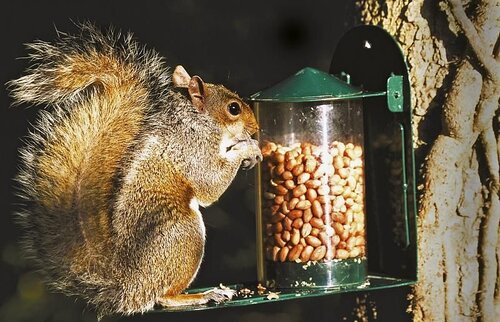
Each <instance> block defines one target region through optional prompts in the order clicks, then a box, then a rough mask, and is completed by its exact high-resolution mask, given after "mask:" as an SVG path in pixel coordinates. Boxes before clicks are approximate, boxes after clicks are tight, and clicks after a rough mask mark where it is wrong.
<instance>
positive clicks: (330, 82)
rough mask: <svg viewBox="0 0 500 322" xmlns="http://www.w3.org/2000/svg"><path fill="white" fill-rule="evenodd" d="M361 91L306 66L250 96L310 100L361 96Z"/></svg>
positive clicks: (266, 100) (284, 99)
mask: <svg viewBox="0 0 500 322" xmlns="http://www.w3.org/2000/svg"><path fill="white" fill-rule="evenodd" d="M363 96H364V95H363V91H362V90H361V89H359V88H356V87H353V86H351V85H349V84H347V83H346V82H344V81H342V80H340V79H338V78H337V77H335V76H333V75H330V74H328V73H325V72H322V71H320V70H317V69H314V68H311V67H306V68H304V69H301V70H299V71H298V72H297V73H295V75H292V76H290V77H288V78H287V79H285V80H283V81H281V82H279V83H278V84H276V85H274V86H273V87H270V88H267V89H265V90H263V91H260V92H258V93H255V94H253V95H252V96H250V100H252V101H263V102H312V101H330V100H337V99H351V98H360V97H363Z"/></svg>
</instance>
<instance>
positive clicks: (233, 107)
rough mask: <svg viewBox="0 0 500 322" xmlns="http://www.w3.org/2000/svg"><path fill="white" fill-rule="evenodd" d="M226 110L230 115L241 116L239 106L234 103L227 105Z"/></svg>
mask: <svg viewBox="0 0 500 322" xmlns="http://www.w3.org/2000/svg"><path fill="white" fill-rule="evenodd" d="M227 109H228V111H229V113H230V114H231V115H234V116H237V115H240V114H241V106H240V104H238V103H236V102H232V103H231V104H229V106H228V107H227Z"/></svg>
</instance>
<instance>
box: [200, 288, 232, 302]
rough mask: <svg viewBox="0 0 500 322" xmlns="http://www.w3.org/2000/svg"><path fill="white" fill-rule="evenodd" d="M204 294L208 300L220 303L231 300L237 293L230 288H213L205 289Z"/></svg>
mask: <svg viewBox="0 0 500 322" xmlns="http://www.w3.org/2000/svg"><path fill="white" fill-rule="evenodd" d="M203 295H204V296H205V298H206V299H207V302H208V301H212V302H215V303H217V304H219V303H222V302H225V301H229V300H231V299H232V298H233V296H235V295H236V291H235V290H232V289H230V288H224V289H222V288H213V289H211V290H208V291H205V292H204V293H203Z"/></svg>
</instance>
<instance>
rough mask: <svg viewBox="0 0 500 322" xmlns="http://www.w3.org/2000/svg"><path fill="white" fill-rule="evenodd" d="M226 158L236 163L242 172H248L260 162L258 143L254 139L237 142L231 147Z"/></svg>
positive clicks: (260, 155) (260, 154)
mask: <svg viewBox="0 0 500 322" xmlns="http://www.w3.org/2000/svg"><path fill="white" fill-rule="evenodd" d="M227 157H228V159H234V160H236V161H238V162H239V163H240V165H241V168H242V169H243V170H249V169H251V168H253V167H254V166H255V165H256V164H257V163H258V162H260V161H262V153H261V151H260V148H259V143H258V142H257V141H256V140H254V139H250V140H244V141H239V142H238V143H236V144H235V145H233V146H231V148H230V149H229V151H228V152H227Z"/></svg>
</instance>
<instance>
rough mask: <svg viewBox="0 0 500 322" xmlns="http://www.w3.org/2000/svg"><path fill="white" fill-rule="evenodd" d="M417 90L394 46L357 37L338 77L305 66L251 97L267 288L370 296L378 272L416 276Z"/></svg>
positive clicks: (339, 58) (340, 60)
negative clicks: (364, 291) (413, 93)
mask: <svg viewBox="0 0 500 322" xmlns="http://www.w3.org/2000/svg"><path fill="white" fill-rule="evenodd" d="M409 91H410V86H409V84H408V75H407V71H406V65H405V63H404V59H403V57H402V55H401V52H400V50H399V47H398V46H397V45H396V44H395V42H394V41H393V39H392V37H390V36H388V34H387V33H386V32H385V31H383V30H382V29H379V28H376V27H359V28H356V29H353V30H352V31H351V32H349V33H348V34H346V36H344V38H343V39H342V41H341V42H340V44H339V46H338V48H337V50H336V52H335V54H334V57H333V62H332V65H331V68H330V71H329V72H328V73H327V72H323V71H320V70H318V69H314V68H310V67H306V68H303V69H301V70H299V71H298V72H296V73H295V74H293V75H291V76H290V77H288V78H286V79H285V80H283V81H281V82H278V83H277V84H275V85H274V86H271V87H269V88H266V89H264V90H262V91H260V92H258V93H256V94H254V95H252V96H251V97H250V100H251V101H252V103H253V107H254V111H255V113H256V115H257V119H258V122H259V124H260V128H261V131H260V133H259V134H258V140H259V143H260V145H261V149H262V153H263V156H264V161H263V162H262V164H260V166H259V168H258V170H257V185H256V186H257V190H256V194H257V206H256V210H257V250H258V254H257V260H258V264H257V266H258V267H257V268H258V279H259V281H261V282H262V283H265V285H267V286H269V287H276V288H278V289H302V290H303V289H318V288H345V289H347V288H351V289H352V288H362V287H367V286H369V284H370V280H369V275H370V274H371V273H375V274H381V275H382V274H383V275H391V274H394V278H398V273H401V272H402V267H403V270H404V274H403V275H405V274H407V273H408V272H409V271H410V272H411V273H410V275H411V274H413V273H414V272H415V266H416V253H415V245H414V238H415V234H414V228H415V227H414V215H415V198H414V192H415V191H414V187H413V185H414V180H413V179H414V166H413V149H412V137H411V123H410V122H411V121H410V120H411V113H410V105H409V99H410V95H409ZM399 256H403V257H399ZM403 262H404V263H403ZM399 277H401V276H399Z"/></svg>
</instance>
